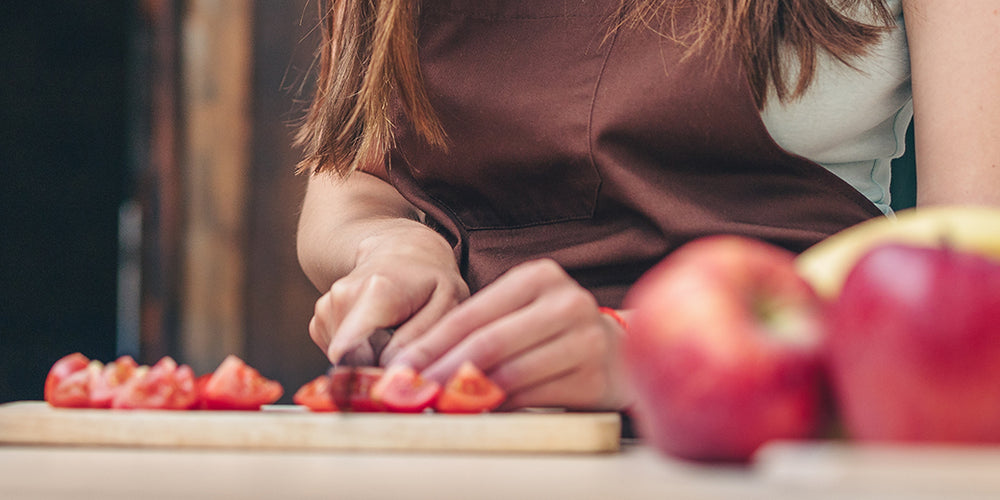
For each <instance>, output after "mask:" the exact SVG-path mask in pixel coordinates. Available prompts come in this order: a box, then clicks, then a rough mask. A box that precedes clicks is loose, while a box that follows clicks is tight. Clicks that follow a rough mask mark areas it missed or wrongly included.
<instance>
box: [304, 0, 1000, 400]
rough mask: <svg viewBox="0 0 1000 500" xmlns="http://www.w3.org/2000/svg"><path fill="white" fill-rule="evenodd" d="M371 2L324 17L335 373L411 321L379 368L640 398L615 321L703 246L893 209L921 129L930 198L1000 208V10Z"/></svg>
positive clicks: (312, 168) (317, 204) (787, 236)
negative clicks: (465, 370)
mask: <svg viewBox="0 0 1000 500" xmlns="http://www.w3.org/2000/svg"><path fill="white" fill-rule="evenodd" d="M373 3H374V4H376V5H375V6H372V5H369V2H365V1H351V0H345V1H335V2H333V5H332V6H329V10H327V11H325V13H326V16H325V18H324V27H325V31H326V32H325V36H324V41H323V46H322V48H321V49H322V50H321V54H320V62H321V70H320V75H319V81H318V87H317V93H316V98H315V100H314V102H313V103H312V107H311V109H310V113H309V115H308V117H307V121H306V123H305V126H304V127H303V129H302V133H301V136H300V143H301V144H302V145H304V146H305V150H306V158H305V160H304V162H303V165H302V168H303V169H304V170H308V171H309V172H310V179H309V186H308V192H307V194H306V196H305V200H304V204H303V211H302V216H301V220H300V227H299V236H298V245H299V247H298V248H299V259H300V262H301V264H302V267H303V269H304V270H305V272H306V274H307V275H308V276H309V277H310V279H311V280H312V281H313V283H314V284H315V285H316V286H317V288H318V289H319V290H321V291H323V292H325V293H324V294H323V295H322V297H321V298H320V299H319V300H318V301H317V302H316V308H315V314H314V317H313V318H312V321H311V323H310V328H309V329H310V335H311V336H312V338H313V340H314V341H315V342H316V343H317V344H318V345H319V346H320V347H321V348H322V349H323V350H324V351H325V352H326V353H327V355H328V357H329V358H330V359H331V361H334V362H336V361H338V360H340V359H341V357H342V356H343V355H344V353H346V352H349V351H352V350H353V349H355V348H356V347H357V346H359V345H365V343H364V342H363V341H364V339H365V338H367V337H368V335H369V334H371V333H372V332H373V331H375V330H377V329H381V328H394V329H395V333H394V335H393V338H392V340H391V341H390V342H389V344H388V345H387V346H386V348H385V350H384V351H383V352H382V353H381V357H380V360H379V361H380V362H382V363H384V364H394V363H403V364H408V365H411V366H413V367H414V368H416V369H418V370H422V371H423V373H424V375H425V376H427V377H429V378H432V379H436V380H439V381H441V380H443V379H444V378H445V377H447V376H448V375H449V374H450V373H452V372H453V371H454V370H455V369H456V367H457V366H458V364H459V363H460V362H461V361H463V360H466V359H469V360H472V361H473V362H474V363H475V364H476V365H478V366H480V367H481V368H483V369H484V370H485V371H486V372H487V373H488V374H489V375H490V377H491V378H492V379H493V380H495V381H496V382H497V383H499V384H500V385H501V386H502V387H504V388H505V389H506V390H507V392H508V394H509V399H508V401H507V406H508V407H511V408H516V407H521V406H562V407H570V408H581V409H583V408H586V409H620V408H623V407H626V406H627V405H628V404H629V403H630V399H631V396H630V394H629V393H628V389H627V387H626V384H624V383H623V381H622V376H621V371H622V370H621V367H620V366H618V364H619V357H618V355H617V346H618V338H619V337H620V335H621V334H622V333H623V329H622V325H621V324H620V322H618V321H616V318H615V317H614V316H615V315H614V314H613V313H612V314H605V313H602V309H601V308H602V307H603V308H618V307H620V305H621V300H622V297H623V295H624V293H625V291H626V290H627V289H628V287H629V286H630V285H631V284H632V283H633V282H634V281H635V280H636V279H637V278H638V276H639V275H640V274H642V272H643V271H645V270H646V269H648V268H649V267H650V266H652V265H653V264H655V263H656V262H657V261H659V260H660V259H662V258H663V257H664V256H665V255H666V254H667V253H668V252H670V251H671V250H672V249H675V248H677V247H678V246H679V245H681V244H683V243H684V242H686V241H689V240H691V239H693V238H696V237H699V236H702V235H706V234H711V233H720V232H726V233H736V234H743V235H747V236H752V237H756V238H761V239H764V240H767V241H770V242H772V243H775V244H778V245H782V246H784V247H786V248H789V249H792V250H794V251H800V250H802V249H804V248H806V247H808V246H809V245H811V244H813V243H815V242H816V241H818V240H820V239H822V238H824V237H825V236H827V235H829V234H832V233H833V232H836V231H838V230H840V229H842V228H844V227H847V226H849V225H852V224H854V223H857V222H860V221H862V220H864V219H866V218H869V217H876V216H882V215H883V214H886V213H889V212H890V210H889V208H888V204H889V199H888V181H889V179H888V165H889V162H890V161H891V159H892V158H894V157H896V156H898V155H900V154H902V146H901V144H902V141H901V140H900V138H901V137H902V134H903V133H904V132H905V128H906V124H907V123H909V120H910V117H911V116H912V115H915V121H916V122H917V123H918V125H917V129H916V130H917V136H916V142H917V146H916V147H917V151H916V152H917V161H918V163H917V169H918V179H919V192H918V203H919V204H933V203H997V202H998V201H1000V200H998V196H1000V190H997V189H996V188H995V186H998V185H1000V168H998V166H997V163H998V161H1000V121H998V120H997V118H995V117H997V116H1000V93H998V92H997V89H1000V62H998V61H1000V42H998V40H1000V30H998V26H1000V16H998V10H1000V0H969V1H966V2H941V1H938V0H855V1H836V0H798V1H781V0H731V1H716V2H702V1H700V0H676V1H645V0H636V1H633V2H625V3H620V2H619V0H599V1H583V0H576V1H564V0H540V1H539V0H533V1H526V0H522V1H515V0H508V1H495V2H492V1H491V2H471V1H470V2H456V1H450V2H445V1H440V0H428V1H424V2H419V7H418V5H417V4H418V2H415V1H412V0H411V1H407V0H384V1H381V2H373ZM904 19H905V28H904ZM911 74H912V99H911V87H910V77H911ZM603 311H605V312H607V311H608V309H603ZM366 354H367V356H369V357H372V356H374V354H373V353H371V352H370V351H369V352H367V353H366Z"/></svg>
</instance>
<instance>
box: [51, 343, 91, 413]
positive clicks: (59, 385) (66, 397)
mask: <svg viewBox="0 0 1000 500" xmlns="http://www.w3.org/2000/svg"><path fill="white" fill-rule="evenodd" d="M100 369H101V363H100V362H99V361H94V362H93V364H92V363H91V361H90V359H89V358H87V357H86V356H84V355H83V354H81V353H78V352H74V353H73V354H68V355H66V356H63V357H62V358H60V359H59V360H58V361H56V362H55V363H53V364H52V368H50V369H49V373H48V375H47V376H46V377H45V392H44V397H45V401H46V402H48V403H49V404H50V405H52V406H55V407H58V408H86V407H88V406H90V378H91V376H92V375H91V374H92V373H93V372H94V371H95V370H96V371H98V372H99V371H100Z"/></svg>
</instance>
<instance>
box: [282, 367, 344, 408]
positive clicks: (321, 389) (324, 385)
mask: <svg viewBox="0 0 1000 500" xmlns="http://www.w3.org/2000/svg"><path fill="white" fill-rule="evenodd" d="M292 402H294V403H295V404H298V405H302V406H305V407H306V408H309V410H311V411H324V412H328V411H337V404H336V403H335V402H334V401H333V394H331V393H330V376H329V375H320V376H318V377H316V378H314V379H312V380H311V381H309V382H306V384H305V385H303V386H302V387H300V388H299V390H297V391H295V395H294V396H292Z"/></svg>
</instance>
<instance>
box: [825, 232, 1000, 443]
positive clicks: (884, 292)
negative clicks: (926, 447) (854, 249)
mask: <svg viewBox="0 0 1000 500" xmlns="http://www.w3.org/2000/svg"><path fill="white" fill-rule="evenodd" d="M830 312H831V314H830V316H829V318H830V319H829V334H828V339H827V342H828V344H829V346H828V351H829V366H830V371H831V378H832V382H833V385H834V389H835V395H836V399H837V401H838V404H839V405H840V408H841V414H842V417H843V418H844V424H845V427H846V430H847V431H848V433H849V434H850V435H851V436H852V437H855V438H859V439H864V440H897V441H951V442H1000V264H998V263H997V262H995V261H991V260H988V259H986V258H984V257H981V256H978V255H975V254H972V253H962V252H958V251H953V250H949V249H948V248H929V247H916V246H907V245H902V244H885V245H882V246H879V247H876V248H874V249H873V250H871V251H870V252H869V253H868V254H866V255H865V256H864V257H862V258H861V259H860V260H859V261H858V262H857V264H856V265H855V266H854V268H853V269H852V270H851V272H850V273H849V274H848V276H847V279H846V281H845V282H844V287H843V288H842V290H841V292H840V296H839V299H838V300H837V302H836V303H835V304H834V305H833V306H832V307H831V311H830Z"/></svg>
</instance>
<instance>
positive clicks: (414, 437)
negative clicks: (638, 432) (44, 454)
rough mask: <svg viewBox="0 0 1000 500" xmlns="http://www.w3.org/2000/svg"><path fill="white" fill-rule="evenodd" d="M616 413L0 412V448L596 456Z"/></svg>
mask: <svg viewBox="0 0 1000 500" xmlns="http://www.w3.org/2000/svg"><path fill="white" fill-rule="evenodd" d="M620 432H621V419H620V416H619V415H618V414H617V413H614V412H607V413H582V412H579V413H578V412H550V411H539V412H535V411H524V412H511V413H486V414H478V415H444V414H435V413H422V414H393V413H354V414H351V413H310V412H308V411H304V408H302V407H298V406H293V405H274V406H270V407H266V408H265V409H264V410H263V411H259V412H239V411H200V410H199V411H165V410H97V409H68V408H53V407H51V406H49V405H48V404H47V403H45V402H42V401H19V402H14V403H5V404H0V444H19V445H71V446H121V447H164V448H252V449H259V450H281V449H284V450H341V451H360V450H370V451H471V452H527V453H601V452H615V451H618V450H619V447H620V439H619V437H620Z"/></svg>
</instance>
